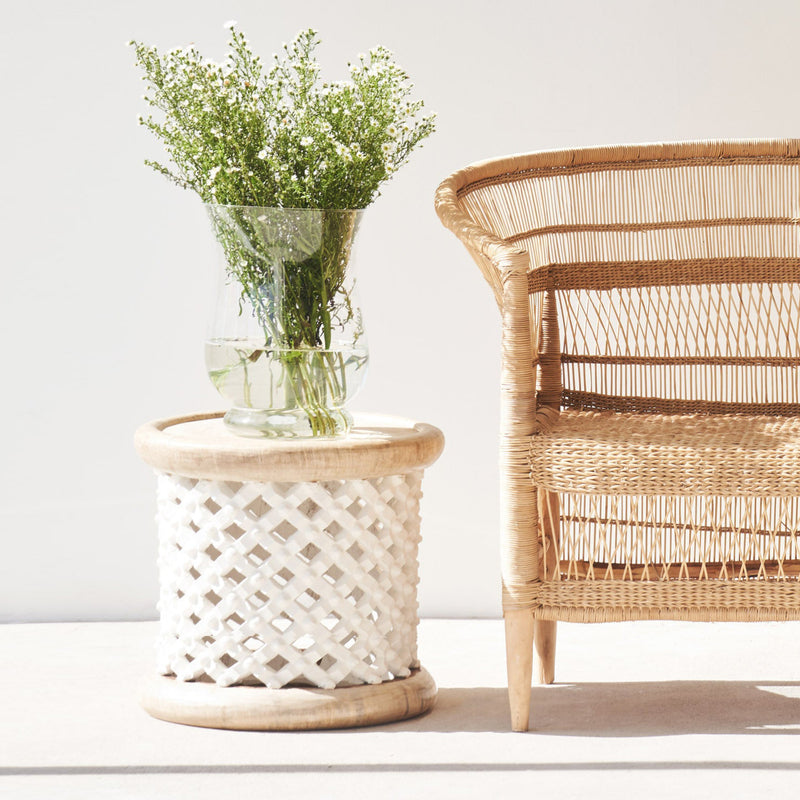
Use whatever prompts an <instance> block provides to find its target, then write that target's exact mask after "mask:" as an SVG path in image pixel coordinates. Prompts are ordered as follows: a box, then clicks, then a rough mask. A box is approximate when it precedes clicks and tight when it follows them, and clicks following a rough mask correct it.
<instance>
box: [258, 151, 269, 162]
mask: <svg viewBox="0 0 800 800" xmlns="http://www.w3.org/2000/svg"><path fill="white" fill-rule="evenodd" d="M258 157H259V158H260V159H261V160H262V161H263V160H264V159H265V158H266V157H267V151H266V150H259V152H258Z"/></svg>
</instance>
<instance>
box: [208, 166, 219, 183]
mask: <svg viewBox="0 0 800 800" xmlns="http://www.w3.org/2000/svg"><path fill="white" fill-rule="evenodd" d="M221 169H222V167H214V168H213V169H212V170H211V172H209V173H208V182H209V183H212V182H213V181H214V178H216V177H217V175H218V174H219V171H220V170H221Z"/></svg>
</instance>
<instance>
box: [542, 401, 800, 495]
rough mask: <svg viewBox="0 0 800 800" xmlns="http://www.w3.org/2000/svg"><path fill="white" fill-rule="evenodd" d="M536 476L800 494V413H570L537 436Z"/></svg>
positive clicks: (606, 489) (663, 491)
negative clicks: (773, 415)
mask: <svg viewBox="0 0 800 800" xmlns="http://www.w3.org/2000/svg"><path fill="white" fill-rule="evenodd" d="M530 460H531V480H532V481H533V483H534V484H535V485H536V486H538V487H539V488H542V489H547V490H550V491H554V492H572V493H576V494H608V495H610V494H622V495H654V494H655V495H710V496H739V497H742V496H744V497H747V496H751V495H761V496H769V497H786V496H793V495H795V496H796V495H798V494H800V418H797V417H770V416H749V415H735V414H726V415H719V416H713V415H705V414H703V415H701V414H693V415H688V414H634V413H630V414H619V413H615V412H613V411H575V410H571V409H567V410H563V411H562V412H561V414H560V416H559V419H558V421H557V422H556V424H555V425H554V426H553V428H552V430H550V431H549V432H548V433H546V434H535V435H534V436H532V437H531V447H530Z"/></svg>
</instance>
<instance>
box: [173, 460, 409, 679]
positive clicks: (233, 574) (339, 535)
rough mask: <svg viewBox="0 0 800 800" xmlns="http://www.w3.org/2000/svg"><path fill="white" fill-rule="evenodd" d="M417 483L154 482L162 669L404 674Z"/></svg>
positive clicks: (223, 673) (393, 479)
mask: <svg viewBox="0 0 800 800" xmlns="http://www.w3.org/2000/svg"><path fill="white" fill-rule="evenodd" d="M421 478H422V472H421V470H414V471H413V472H410V473H408V474H406V475H393V476H387V477H381V478H372V479H365V480H333V481H320V482H305V483H302V482H298V483H256V482H247V483H234V482H223V481H209V480H196V479H193V478H186V477H181V476H175V475H167V474H163V473H162V474H159V477H158V527H159V570H160V578H161V596H160V601H159V610H160V612H161V633H160V639H159V646H158V666H159V669H160V671H161V672H162V674H165V675H169V674H174V675H175V676H176V677H177V678H178V679H179V680H184V681H187V680H212V681H214V682H216V683H217V684H218V685H221V686H230V685H233V684H263V685H265V686H267V687H270V688H279V687H281V686H285V685H288V684H300V685H312V686H317V687H320V688H325V689H331V688H334V687H336V686H348V685H354V684H363V683H380V682H382V681H385V680H392V679H393V678H397V677H407V676H408V675H409V674H410V670H411V669H413V668H415V667H417V666H418V661H417V652H416V648H417V645H416V630H417V623H418V615H417V599H416V597H417V595H416V586H417V583H418V580H419V578H418V566H417V551H418V545H419V538H420V537H419V500H420V497H421V488H420V485H421Z"/></svg>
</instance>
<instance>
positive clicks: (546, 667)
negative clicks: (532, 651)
mask: <svg viewBox="0 0 800 800" xmlns="http://www.w3.org/2000/svg"><path fill="white" fill-rule="evenodd" d="M556 625H557V623H556V621H555V620H549V619H537V620H536V624H535V626H534V635H533V641H534V643H535V645H536V655H537V656H538V657H539V659H538V660H539V683H552V682H553V681H554V680H555V676H556Z"/></svg>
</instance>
